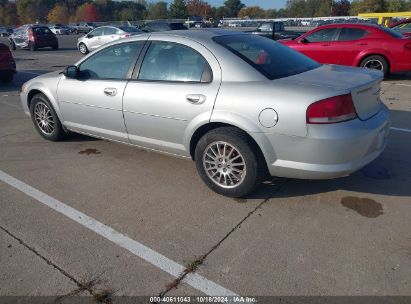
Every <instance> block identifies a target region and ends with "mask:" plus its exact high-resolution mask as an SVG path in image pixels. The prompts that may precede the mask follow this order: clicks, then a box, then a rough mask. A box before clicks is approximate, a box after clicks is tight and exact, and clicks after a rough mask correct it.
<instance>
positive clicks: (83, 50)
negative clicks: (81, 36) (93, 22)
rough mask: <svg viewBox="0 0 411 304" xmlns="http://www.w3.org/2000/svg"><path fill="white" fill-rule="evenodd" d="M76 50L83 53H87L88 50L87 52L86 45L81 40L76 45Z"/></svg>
mask: <svg viewBox="0 0 411 304" xmlns="http://www.w3.org/2000/svg"><path fill="white" fill-rule="evenodd" d="M78 50H79V52H80V53H81V54H83V55H87V54H88V52H89V50H88V48H87V46H86V45H85V44H84V43H83V42H81V43H80V44H79V45H78Z"/></svg>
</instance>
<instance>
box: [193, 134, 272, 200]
mask: <svg viewBox="0 0 411 304" xmlns="http://www.w3.org/2000/svg"><path fill="white" fill-rule="evenodd" d="M195 161H196V166H197V171H198V173H199V175H200V177H201V178H202V179H203V181H204V182H205V183H206V185H207V186H208V187H210V188H211V189H212V190H214V191H215V192H217V193H219V194H222V195H225V196H229V197H244V196H246V195H248V194H250V193H251V192H253V191H254V190H255V189H256V188H257V187H258V186H259V185H260V184H261V182H262V181H263V178H264V177H265V172H266V171H265V168H266V165H265V160H264V157H263V156H262V155H261V152H260V151H259V149H258V148H257V147H256V146H255V143H254V142H253V141H252V140H251V138H250V137H249V136H248V135H247V134H246V133H245V132H243V131H241V130H239V129H237V128H233V127H224V128H218V129H215V130H212V131H210V132H208V133H206V134H205V135H204V136H203V137H202V138H201V139H200V141H199V142H198V144H197V147H196V149H195Z"/></svg>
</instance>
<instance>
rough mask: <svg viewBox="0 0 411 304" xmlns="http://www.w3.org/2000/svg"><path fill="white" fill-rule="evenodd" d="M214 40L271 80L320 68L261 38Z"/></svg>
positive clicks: (236, 37) (283, 47)
mask: <svg viewBox="0 0 411 304" xmlns="http://www.w3.org/2000/svg"><path fill="white" fill-rule="evenodd" d="M213 39H214V41H216V42H217V43H218V44H220V45H222V46H223V47H225V48H226V49H228V50H229V51H231V52H232V53H234V54H235V55H236V56H238V57H240V58H241V59H243V60H244V61H245V62H247V63H248V64H249V65H251V66H252V67H253V68H255V69H256V70H257V71H259V72H260V73H261V74H263V75H264V76H266V77H267V78H268V79H271V80H272V79H278V78H283V77H288V76H292V75H296V74H300V73H303V72H306V71H309V70H312V69H315V68H318V67H319V66H320V64H319V63H317V62H316V61H314V60H312V59H310V58H308V57H306V56H304V55H303V54H301V53H298V52H296V51H294V50H292V49H290V48H288V47H286V46H284V45H282V44H280V43H278V42H275V41H273V40H271V39H267V38H263V37H260V36H256V35H228V36H217V37H214V38H213Z"/></svg>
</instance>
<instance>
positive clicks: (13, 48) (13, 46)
mask: <svg viewBox="0 0 411 304" xmlns="http://www.w3.org/2000/svg"><path fill="white" fill-rule="evenodd" d="M10 50H12V51H15V50H16V44H15V43H14V41H13V40H10Z"/></svg>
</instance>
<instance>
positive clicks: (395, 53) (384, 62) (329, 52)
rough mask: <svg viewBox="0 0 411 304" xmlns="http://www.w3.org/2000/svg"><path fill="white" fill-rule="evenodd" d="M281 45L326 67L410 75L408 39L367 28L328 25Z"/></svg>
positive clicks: (410, 55) (387, 30) (363, 26)
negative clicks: (352, 67) (363, 68)
mask: <svg viewBox="0 0 411 304" xmlns="http://www.w3.org/2000/svg"><path fill="white" fill-rule="evenodd" d="M280 42H281V43H283V44H285V45H287V46H289V47H291V48H293V49H294V50H296V51H299V52H301V53H303V54H305V55H306V56H308V57H311V58H312V59H314V60H316V61H318V62H320V63H327V64H340V65H349V66H359V67H365V68H369V69H378V70H381V71H382V72H384V74H388V73H389V72H393V73H394V72H407V71H411V39H407V38H406V37H404V36H403V35H401V34H400V33H398V32H395V31H393V30H391V29H388V28H384V27H379V26H377V25H371V24H330V25H324V26H319V27H317V28H316V29H314V30H312V31H310V32H308V33H306V34H304V35H302V36H300V37H298V38H297V39H295V40H281V41H280Z"/></svg>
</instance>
